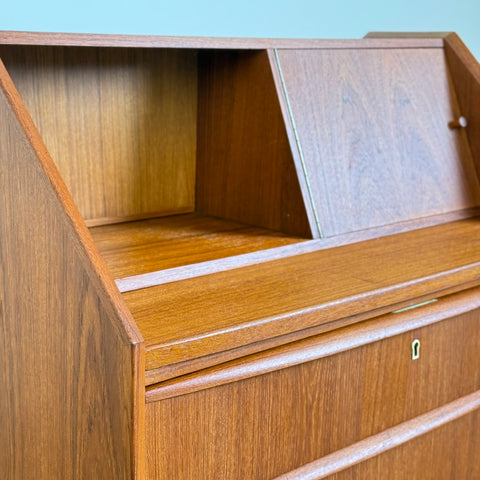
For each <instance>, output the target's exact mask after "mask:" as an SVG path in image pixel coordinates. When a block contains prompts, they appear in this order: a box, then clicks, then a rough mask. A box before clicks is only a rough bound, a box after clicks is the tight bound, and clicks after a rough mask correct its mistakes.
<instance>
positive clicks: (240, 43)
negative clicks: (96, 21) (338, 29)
mask: <svg viewBox="0 0 480 480" xmlns="http://www.w3.org/2000/svg"><path fill="white" fill-rule="evenodd" d="M0 44H5V45H53V46H77V47H130V48H132V47H139V48H201V49H207V48H221V49H233V48H242V49H243V48H245V49H264V48H302V47H303V48H339V49H342V48H346V47H349V48H389V47H390V48H421V47H424V48H442V47H443V40H442V39H441V38H420V39H419V38H389V39H384V38H382V39H361V40H357V39H348V40H338V39H328V40H326V39H299V38H294V39H285V38H225V37H172V36H159V35H105V34H91V33H87V34H85V33H58V32H13V31H1V32H0Z"/></svg>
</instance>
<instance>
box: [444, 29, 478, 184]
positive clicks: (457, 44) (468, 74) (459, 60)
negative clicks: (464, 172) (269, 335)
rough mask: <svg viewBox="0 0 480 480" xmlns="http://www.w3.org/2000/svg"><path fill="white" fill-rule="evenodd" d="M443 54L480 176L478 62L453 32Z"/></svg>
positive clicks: (447, 39) (446, 42)
mask: <svg viewBox="0 0 480 480" xmlns="http://www.w3.org/2000/svg"><path fill="white" fill-rule="evenodd" d="M445 55H446V57H447V61H448V65H449V68H450V74H451V76H452V79H453V83H454V85H455V90H456V93H457V97H458V103H459V106H460V113H461V115H463V116H464V117H465V118H466V119H467V122H468V125H467V128H466V131H467V137H468V142H469V144H470V148H471V150H472V156H473V160H474V162H475V166H476V169H477V175H478V176H480V64H479V63H478V62H477V60H476V59H475V57H474V56H473V55H472V54H471V53H470V52H469V51H468V49H467V47H466V46H465V45H464V44H463V42H462V41H461V40H460V38H459V37H458V36H457V35H456V34H454V33H452V34H450V35H448V36H447V37H446V38H445Z"/></svg>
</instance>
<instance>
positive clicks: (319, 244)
mask: <svg viewBox="0 0 480 480" xmlns="http://www.w3.org/2000/svg"><path fill="white" fill-rule="evenodd" d="M479 214H480V209H479V208H473V209H466V210H461V211H458V212H449V213H445V214H442V215H434V216H431V217H425V218H421V219H415V220H410V221H408V222H401V223H395V224H394V225H385V226H383V227H378V228H371V229H367V230H362V231H360V232H351V233H349V234H345V235H342V236H340V237H331V238H322V239H316V240H303V241H302V239H300V238H298V239H297V241H296V242H295V243H290V244H289V245H284V246H277V247H271V248H266V249H264V250H258V251H256V252H252V253H245V254H239V255H236V256H234V257H225V258H220V259H217V260H209V261H206V262H199V263H195V264H191V265H184V266H181V267H172V268H167V269H165V270H158V271H153V272H150V273H144V274H138V275H135V276H132V277H124V278H121V279H117V280H116V284H117V286H118V288H119V290H120V291H121V292H122V293H123V292H130V291H132V290H138V289H140V288H147V287H154V286H156V285H163V284H165V283H172V282H178V281H180V280H186V279H188V278H194V277H200V276H203V275H210V274H212V273H218V272H226V271H227V270H233V269H235V268H241V267H246V266H250V265H257V264H259V263H265V262H271V261H273V260H278V259H280V258H286V257H290V256H292V255H302V254H304V253H311V252H316V251H318V250H325V249H327V248H332V247H338V246H341V245H348V244H351V243H355V242H362V241H365V240H372V239H374V238H378V237H382V236H386V235H394V234H397V233H402V232H408V231H410V230H416V229H419V228H426V227H430V226H433V225H441V224H443V223H448V222H453V221H456V220H462V219H465V218H471V217H476V216H478V215H479ZM112 228H113V227H112ZM286 238H287V237H286V236H284V240H285V241H286ZM291 238H292V241H294V240H293V239H294V237H291Z"/></svg>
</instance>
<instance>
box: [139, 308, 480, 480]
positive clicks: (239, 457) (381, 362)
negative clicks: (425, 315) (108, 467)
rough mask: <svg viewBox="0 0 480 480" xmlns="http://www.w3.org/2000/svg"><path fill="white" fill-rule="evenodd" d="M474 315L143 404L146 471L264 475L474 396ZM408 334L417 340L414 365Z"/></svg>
mask: <svg viewBox="0 0 480 480" xmlns="http://www.w3.org/2000/svg"><path fill="white" fill-rule="evenodd" d="M479 319H480V316H479V311H478V310H473V311H470V312H467V313H465V314H462V315H459V316H454V317H452V318H448V319H446V320H442V321H439V322H437V323H433V324H431V325H428V326H426V327H423V328H414V329H413V330H411V331H408V332H405V333H403V334H401V335H394V336H392V337H390V338H386V339H382V340H380V341H377V342H373V343H370V344H367V345H364V346H361V347H359V348H352V349H348V350H346V351H343V352H341V353H338V354H335V355H332V356H327V357H324V358H321V359H319V360H315V361H306V362H305V363H302V364H300V365H297V366H294V367H290V368H286V369H283V370H277V371H272V372H270V373H267V374H265V375H260V376H256V377H253V378H249V379H246V380H240V381H237V382H233V383H229V384H227V385H221V386H219V387H214V388H208V389H206V390H202V391H198V392H195V393H191V394H184V395H180V396H177V397H173V398H168V399H165V400H160V401H157V402H151V403H150V402H148V403H147V405H146V418H147V425H148V426H147V442H146V443H147V456H148V458H149V466H148V469H149V470H148V472H149V474H150V475H151V477H152V478H156V479H168V478H178V476H179V473H180V472H182V474H181V476H182V477H183V478H186V479H190V478H192V479H193V478H196V479H210V478H222V479H223V478H224V479H228V480H233V479H238V480H240V479H242V480H243V479H247V478H248V479H249V480H256V479H258V480H260V479H262V480H263V479H267V478H268V479H270V478H273V477H275V476H276V475H279V474H280V473H283V472H287V471H289V470H291V469H293V468H296V467H298V466H301V465H303V464H305V463H307V462H310V461H313V460H316V459H318V458H321V457H322V456H324V455H328V454H330V453H332V452H335V451H336V450H338V449H341V448H344V447H347V446H349V445H351V444H353V443H355V442H358V441H360V440H362V439H365V438H367V437H369V436H372V435H375V434H378V433H380V432H382V431H384V430H386V429H388V428H391V427H394V426H396V425H399V424H401V423H402V422H405V421H407V420H410V419H413V418H415V417H417V416H419V415H422V414H425V413H427V412H429V411H431V410H433V409H436V408H438V407H441V406H442V405H445V404H447V403H449V402H452V401H455V400H456V399H458V398H460V397H463V396H466V395H469V394H471V393H472V392H476V391H477V390H478V389H479V388H480V370H479V369H478V368H477V366H478V364H479V362H480V333H479V331H478V322H479ZM344 331H345V332H348V327H347V328H346V329H344ZM338 333H339V336H340V332H338ZM326 337H327V338H328V337H329V335H327V336H326ZM414 338H418V339H420V340H421V355H420V358H419V359H418V360H416V361H412V359H411V343H412V340H413V339H414ZM319 341H320V342H321V339H320V340H319ZM299 355H301V354H299ZM205 374H206V376H207V377H208V371H207V372H205ZM159 388H160V389H161V388H162V387H161V385H160V387H159ZM478 396H479V395H478V394H477V403H478ZM360 412H361V414H360ZM165 418H170V419H173V421H171V422H165ZM341 419H348V421H341ZM194 429H195V431H196V432H197V435H196V437H195V442H191V441H189V437H190V435H191V432H192V431H193V430H194ZM165 438H169V439H170V440H169V442H168V444H167V443H166V442H164V439H165ZM293 446H294V447H293ZM172 458H175V459H176V461H175V462H172V461H171V460H170V459H172ZM179 466H181V468H180V469H179ZM177 469H178V470H177Z"/></svg>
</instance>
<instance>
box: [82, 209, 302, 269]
mask: <svg viewBox="0 0 480 480" xmlns="http://www.w3.org/2000/svg"><path fill="white" fill-rule="evenodd" d="M90 232H91V234H92V236H93V239H94V241H95V243H96V245H97V247H98V249H99V250H100V253H101V254H102V257H103V258H104V260H105V262H106V263H107V266H108V268H109V270H110V272H111V274H112V275H113V277H114V278H122V277H128V276H133V275H139V274H142V273H146V272H153V271H157V270H163V269H166V268H174V267H178V266H181V265H190V264H194V263H198V262H206V261H209V260H214V259H218V258H224V257H228V256H232V255H239V254H243V253H248V252H253V251H257V250H263V249H267V248H273V247H278V246H282V245H289V244H292V243H297V242H301V241H303V240H304V239H301V238H298V237H292V236H288V235H284V234H282V233H280V232H274V231H271V230H267V229H263V228H256V227H251V226H249V225H245V224H241V223H238V222H232V221H228V220H223V219H220V218H214V217H208V216H204V215H198V214H186V215H176V216H171V217H162V218H156V219H150V220H141V221H137V222H128V223H120V224H115V225H105V226H100V227H93V228H91V229H90Z"/></svg>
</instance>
